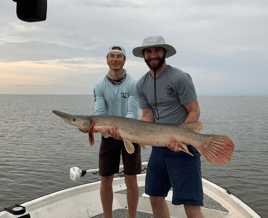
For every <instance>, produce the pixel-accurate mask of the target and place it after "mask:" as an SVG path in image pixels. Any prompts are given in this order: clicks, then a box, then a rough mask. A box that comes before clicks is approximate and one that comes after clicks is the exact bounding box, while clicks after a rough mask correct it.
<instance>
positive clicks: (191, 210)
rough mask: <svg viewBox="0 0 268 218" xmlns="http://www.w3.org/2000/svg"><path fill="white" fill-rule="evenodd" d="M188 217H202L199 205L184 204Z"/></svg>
mask: <svg viewBox="0 0 268 218" xmlns="http://www.w3.org/2000/svg"><path fill="white" fill-rule="evenodd" d="M184 208H185V212H186V214H187V216H188V217H203V216H202V213H201V208H200V206H195V205H184Z"/></svg>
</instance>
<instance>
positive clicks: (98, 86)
mask: <svg viewBox="0 0 268 218" xmlns="http://www.w3.org/2000/svg"><path fill="white" fill-rule="evenodd" d="M125 61H126V54H125V49H124V48H123V47H122V46H120V45H114V46H111V47H110V48H109V50H108V53H107V64H108V66H109V72H108V73H107V75H106V76H105V77H104V78H103V79H101V80H99V81H97V82H96V83H95V86H94V98H95V113H94V114H95V115H114V116H121V117H128V118H132V119H138V118H139V115H138V106H139V103H138V96H137V93H136V83H137V81H136V80H135V79H134V78H132V77H131V76H130V75H128V74H127V72H126V70H125V69H123V66H124V64H125ZM110 135H111V136H109V137H108V138H107V139H105V138H104V137H102V141H101V146H100V154H99V170H100V176H101V188H100V195H101V201H102V207H103V212H104V217H105V218H112V203H113V188H112V182H113V178H114V174H115V173H118V172H119V164H120V153H121V152H122V159H123V164H124V174H125V183H126V186H127V202H128V213H129V217H130V218H134V217H135V216H136V210H137V205H138V199H139V189H138V185H137V177H136V175H137V174H139V173H141V158H140V146H139V145H138V144H134V146H135V152H134V153H133V154H128V153H127V151H126V150H125V147H124V144H123V141H122V138H121V137H120V135H119V133H118V132H117V131H116V130H115V129H111V130H110Z"/></svg>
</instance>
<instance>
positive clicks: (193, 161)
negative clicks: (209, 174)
mask: <svg viewBox="0 0 268 218" xmlns="http://www.w3.org/2000/svg"><path fill="white" fill-rule="evenodd" d="M188 149H189V151H190V152H191V153H193V154H194V156H190V155H189V154H186V153H185V152H183V151H180V152H177V153H175V152H173V151H171V150H170V149H168V148H161V147H153V149H152V153H151V156H150V159H149V163H148V167H147V174H146V183H145V193H146V194H147V195H151V196H158V197H166V196H167V194H168V192H169V190H170V188H171V187H172V188H173V197H172V204H174V205H181V204H186V205H196V206H202V205H203V188H202V176H201V163H200V154H199V153H198V151H197V150H196V149H195V148H193V147H192V146H190V145H188Z"/></svg>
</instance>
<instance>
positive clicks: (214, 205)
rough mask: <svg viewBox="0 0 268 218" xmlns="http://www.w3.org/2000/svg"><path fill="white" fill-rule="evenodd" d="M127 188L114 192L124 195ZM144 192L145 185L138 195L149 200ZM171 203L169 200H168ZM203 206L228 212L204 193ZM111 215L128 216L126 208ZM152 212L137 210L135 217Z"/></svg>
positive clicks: (146, 217)
mask: <svg viewBox="0 0 268 218" xmlns="http://www.w3.org/2000/svg"><path fill="white" fill-rule="evenodd" d="M126 193H127V190H126V189H124V190H121V191H118V192H115V194H121V195H126ZM144 193H145V187H144V186H142V187H139V196H140V198H145V199H146V200H147V201H148V200H149V199H148V198H147V197H145V196H144ZM170 204H171V202H170ZM203 204H204V205H203V206H201V210H202V208H208V209H213V210H217V211H222V212H228V211H227V210H226V209H225V208H224V207H222V205H221V204H219V203H218V202H216V201H214V200H213V199H212V198H210V197H209V196H207V195H205V194H204V200H203ZM102 217H104V215H103V213H102V214H98V215H96V216H93V217H92V218H102ZM113 217H122V218H123V217H128V210H127V209H116V210H114V211H113ZM153 217H154V216H153V214H151V213H148V212H144V211H139V210H138V211H137V214H136V218H153Z"/></svg>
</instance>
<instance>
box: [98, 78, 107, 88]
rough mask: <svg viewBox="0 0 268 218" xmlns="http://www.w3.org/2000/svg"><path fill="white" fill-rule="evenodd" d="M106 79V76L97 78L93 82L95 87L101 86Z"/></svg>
mask: <svg viewBox="0 0 268 218" xmlns="http://www.w3.org/2000/svg"><path fill="white" fill-rule="evenodd" d="M105 80H106V76H105V77H103V78H102V79H100V80H98V81H97V82H95V87H96V86H102V85H103V84H105V82H106V81H105Z"/></svg>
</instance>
